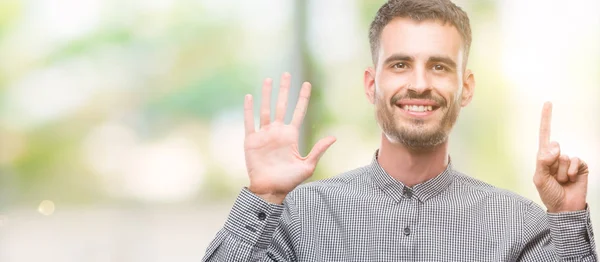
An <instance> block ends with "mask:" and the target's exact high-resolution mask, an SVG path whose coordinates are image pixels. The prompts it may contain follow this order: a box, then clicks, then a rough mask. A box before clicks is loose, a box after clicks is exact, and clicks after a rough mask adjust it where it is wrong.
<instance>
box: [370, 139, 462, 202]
mask: <svg viewBox="0 0 600 262" xmlns="http://www.w3.org/2000/svg"><path fill="white" fill-rule="evenodd" d="M378 153H379V150H377V151H375V154H374V156H373V160H372V162H371V165H369V169H370V171H371V173H372V176H373V180H374V182H375V184H376V185H377V186H379V187H380V188H381V190H383V191H384V192H385V193H386V194H387V195H388V196H390V197H391V198H392V199H394V200H395V201H397V202H399V201H402V199H407V198H411V197H416V198H417V199H418V200H419V201H421V202H425V201H427V200H428V199H430V198H432V197H434V196H436V195H438V194H439V193H441V192H443V191H444V190H446V188H448V186H450V184H451V183H452V181H453V177H454V170H453V169H452V162H451V161H450V160H449V161H448V166H447V167H446V169H445V170H444V171H443V172H442V173H441V174H439V175H437V176H436V177H434V178H432V179H430V180H427V181H425V182H423V183H421V184H418V185H415V186H413V187H412V188H410V187H407V186H405V185H404V184H403V183H402V182H400V181H397V180H396V179H394V178H393V177H391V176H390V175H389V174H388V173H387V172H385V170H383V168H382V167H381V166H380V165H379V162H377V154H378Z"/></svg>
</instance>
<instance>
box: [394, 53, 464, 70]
mask: <svg viewBox="0 0 600 262" xmlns="http://www.w3.org/2000/svg"><path fill="white" fill-rule="evenodd" d="M414 60H415V59H414V58H413V57H412V56H409V55H405V54H393V55H391V56H389V57H388V58H386V59H385V61H384V62H383V64H384V65H387V64H389V63H391V62H395V61H408V62H412V61H414ZM427 62H428V63H435V62H438V63H444V64H446V65H448V66H449V67H451V68H456V62H454V60H452V58H450V57H447V56H441V55H435V56H431V57H429V59H428V60H427Z"/></svg>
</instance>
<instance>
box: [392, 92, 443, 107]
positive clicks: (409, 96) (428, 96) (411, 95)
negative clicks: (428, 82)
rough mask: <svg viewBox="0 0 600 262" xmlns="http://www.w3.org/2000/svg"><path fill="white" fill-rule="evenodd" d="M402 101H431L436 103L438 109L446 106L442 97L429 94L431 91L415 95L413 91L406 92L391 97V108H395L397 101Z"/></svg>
mask: <svg viewBox="0 0 600 262" xmlns="http://www.w3.org/2000/svg"><path fill="white" fill-rule="evenodd" d="M402 99H423V100H431V101H434V102H436V103H437V104H438V105H439V106H440V107H445V106H446V100H445V99H444V98H443V97H440V96H436V95H433V93H431V91H427V92H423V93H417V92H415V91H413V90H408V91H407V92H406V93H404V94H397V95H395V96H393V97H392V99H391V100H390V103H391V105H392V106H395V105H396V103H397V102H398V100H402Z"/></svg>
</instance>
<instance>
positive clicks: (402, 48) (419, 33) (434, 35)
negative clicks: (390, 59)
mask: <svg viewBox="0 0 600 262" xmlns="http://www.w3.org/2000/svg"><path fill="white" fill-rule="evenodd" d="M379 45H380V46H379V58H380V59H379V61H381V59H385V57H387V56H389V55H392V54H395V53H402V54H405V55H410V56H415V57H421V56H423V57H429V56H431V55H445V56H449V57H452V58H455V59H457V60H456V61H458V59H459V57H461V55H462V52H463V41H462V38H461V36H460V33H459V32H458V30H457V29H456V28H455V27H454V26H453V25H452V24H450V23H446V24H442V22H441V21H436V20H425V21H415V20H412V19H410V18H396V19H394V20H392V21H390V22H389V23H388V24H387V25H386V26H385V27H384V29H383V31H382V32H381V39H380V44H379Z"/></svg>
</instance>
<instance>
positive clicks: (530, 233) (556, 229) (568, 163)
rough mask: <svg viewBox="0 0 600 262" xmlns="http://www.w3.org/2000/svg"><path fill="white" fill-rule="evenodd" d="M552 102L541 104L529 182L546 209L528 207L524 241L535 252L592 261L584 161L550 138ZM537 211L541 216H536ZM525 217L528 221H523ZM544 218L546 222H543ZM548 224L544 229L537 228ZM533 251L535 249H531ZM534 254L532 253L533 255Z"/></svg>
mask: <svg viewBox="0 0 600 262" xmlns="http://www.w3.org/2000/svg"><path fill="white" fill-rule="evenodd" d="M551 117H552V104H551V103H546V104H544V108H543V110H542V120H541V123H540V140H539V149H538V155H537V164H536V169H535V174H534V176H533V182H534V184H535V186H536V188H537V190H538V193H539V195H540V198H541V199H542V202H544V205H545V206H546V208H547V210H548V215H547V218H546V217H545V216H546V215H545V214H544V212H543V211H542V210H541V209H539V208H537V209H539V210H538V211H536V210H535V209H534V208H530V210H531V211H530V215H529V216H530V217H529V218H526V219H525V222H526V226H525V227H526V228H525V229H526V230H525V231H526V233H525V241H526V242H525V243H527V245H528V246H532V247H531V248H532V249H535V250H539V251H538V252H537V253H542V252H543V251H542V250H545V251H544V252H551V253H552V254H555V255H556V256H557V258H560V259H562V260H564V261H596V260H597V256H596V253H595V250H594V249H595V247H594V240H593V233H592V227H591V223H590V219H589V210H588V209H587V201H586V196H587V184H588V175H589V170H588V166H587V164H586V163H585V162H584V161H583V160H581V159H579V158H577V157H572V158H569V157H568V156H567V155H565V154H564V153H561V150H560V146H559V144H558V143H557V142H555V141H552V142H550V127H551V125H550V121H551ZM540 214H542V215H543V216H544V218H543V220H542V219H540V216H541V215H540ZM527 220H529V222H528V221H527ZM544 221H547V222H544ZM540 225H544V226H546V225H547V227H548V230H546V229H543V228H540ZM533 253H536V252H533ZM533 257H536V256H533Z"/></svg>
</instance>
